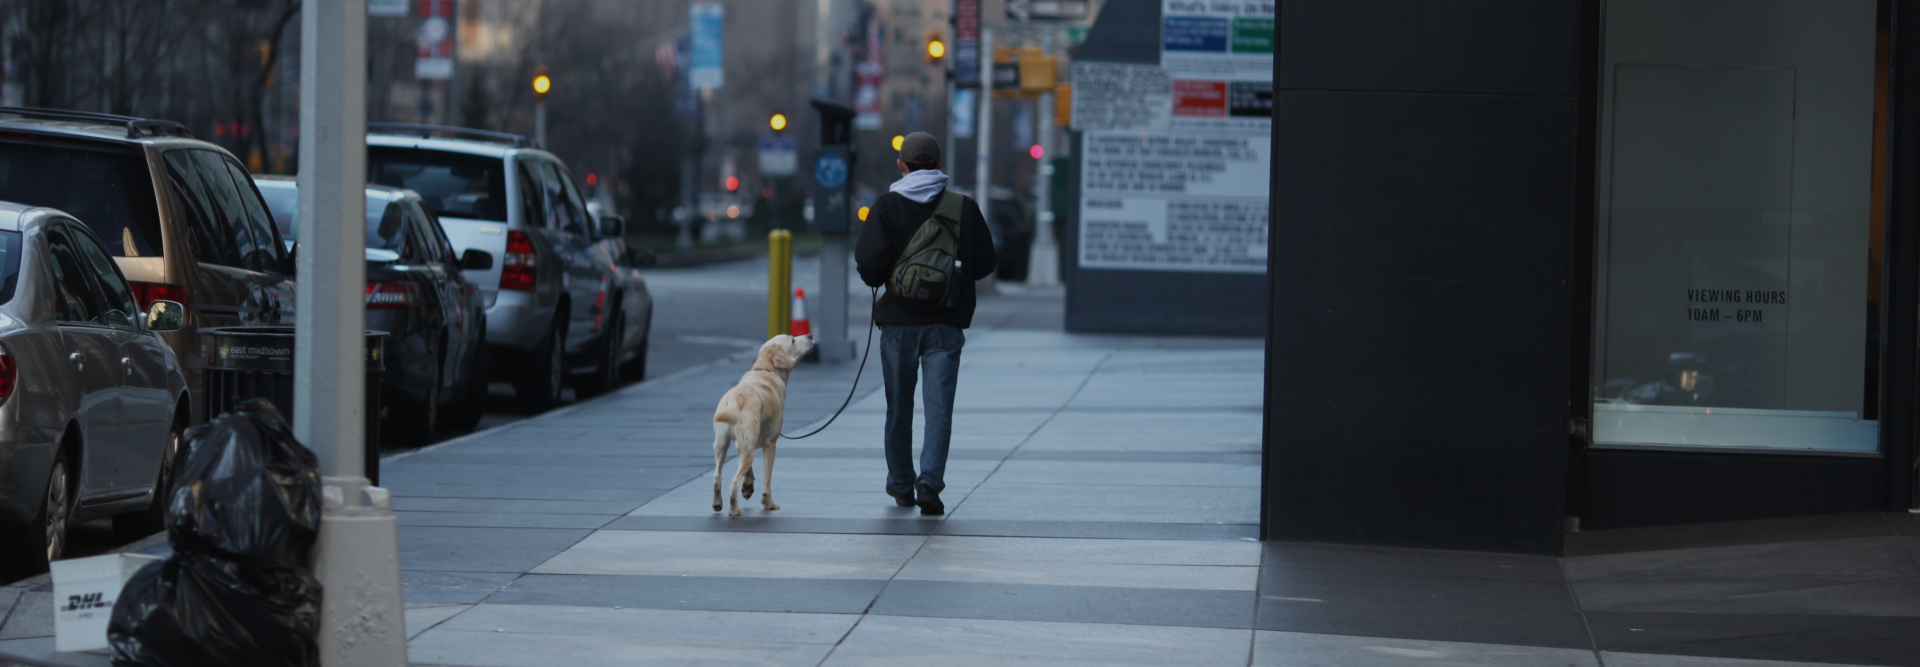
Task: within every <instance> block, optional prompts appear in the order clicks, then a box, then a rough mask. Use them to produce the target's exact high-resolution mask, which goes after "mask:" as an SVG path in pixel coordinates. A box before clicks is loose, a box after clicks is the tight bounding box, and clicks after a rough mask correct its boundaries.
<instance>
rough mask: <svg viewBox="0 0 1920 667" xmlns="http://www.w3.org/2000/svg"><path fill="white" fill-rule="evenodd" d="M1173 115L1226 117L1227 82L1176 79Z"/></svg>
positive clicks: (1174, 83)
mask: <svg viewBox="0 0 1920 667" xmlns="http://www.w3.org/2000/svg"><path fill="white" fill-rule="evenodd" d="M1173 115H1175V116H1218V117H1221V118H1225V117H1226V115H1227V82H1225V81H1187V80H1183V79H1175V80H1174V82H1173Z"/></svg>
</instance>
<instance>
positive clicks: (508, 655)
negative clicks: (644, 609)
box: [408, 630, 832, 667]
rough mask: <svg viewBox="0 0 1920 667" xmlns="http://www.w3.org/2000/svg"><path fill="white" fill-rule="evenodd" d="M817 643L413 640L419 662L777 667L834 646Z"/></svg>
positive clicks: (816, 657)
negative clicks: (755, 666)
mask: <svg viewBox="0 0 1920 667" xmlns="http://www.w3.org/2000/svg"><path fill="white" fill-rule="evenodd" d="M831 648H832V647H830V646H823V645H817V644H778V643H773V642H739V641H736V642H700V641H671V640H655V639H642V638H630V637H605V636H586V637H567V638H566V640H565V641H557V642H556V641H551V640H550V639H548V638H545V637H542V636H530V635H524V634H516V633H509V632H465V631H460V632H456V631H449V630H441V631H434V632H429V633H427V634H425V635H422V636H421V637H420V638H419V639H416V640H414V641H412V642H410V643H409V644H408V656H409V660H410V661H411V662H412V663H413V664H415V665H421V666H426V665H458V666H460V667H549V666H551V665H555V664H564V665H570V666H572V667H602V666H606V667H629V666H633V665H772V666H787V665H792V666H794V667H800V666H803V665H804V666H811V665H817V664H819V663H820V660H821V659H822V658H825V657H826V655H827V653H828V652H829V651H830V650H831Z"/></svg>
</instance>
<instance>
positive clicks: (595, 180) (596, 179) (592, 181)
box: [587, 171, 600, 186]
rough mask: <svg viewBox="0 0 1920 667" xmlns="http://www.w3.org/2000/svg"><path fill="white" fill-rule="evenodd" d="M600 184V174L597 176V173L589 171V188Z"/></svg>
mask: <svg viewBox="0 0 1920 667" xmlns="http://www.w3.org/2000/svg"><path fill="white" fill-rule="evenodd" d="M599 183H600V175H599V174H595V173H593V172H591V171H589V172H587V185H588V186H593V185H598V184H599Z"/></svg>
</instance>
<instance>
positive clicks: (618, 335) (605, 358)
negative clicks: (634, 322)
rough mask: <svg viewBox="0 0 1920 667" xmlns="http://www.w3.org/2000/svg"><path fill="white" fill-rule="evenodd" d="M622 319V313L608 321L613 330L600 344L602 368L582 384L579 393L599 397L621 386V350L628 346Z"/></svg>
mask: <svg viewBox="0 0 1920 667" xmlns="http://www.w3.org/2000/svg"><path fill="white" fill-rule="evenodd" d="M620 318H621V315H620V313H614V314H613V317H612V318H610V319H609V320H608V321H609V322H610V323H611V328H609V329H607V335H606V337H605V338H604V339H603V340H602V341H601V344H600V367H599V368H595V369H594V370H593V375H591V376H588V377H587V378H586V379H584V380H582V381H581V382H580V387H579V389H577V391H580V392H582V393H583V394H584V395H586V396H598V395H600V394H604V393H607V392H609V391H613V389H614V388H615V387H618V386H620V350H621V348H623V347H626V344H627V337H626V327H624V326H622V325H621V323H620Z"/></svg>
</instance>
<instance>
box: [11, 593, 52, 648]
mask: <svg viewBox="0 0 1920 667" xmlns="http://www.w3.org/2000/svg"><path fill="white" fill-rule="evenodd" d="M6 621H7V624H6V625H4V626H0V640H4V639H25V638H28V637H52V636H53V592H52V591H26V592H24V593H21V594H20V597H19V599H17V600H15V601H14V603H13V613H12V614H9V615H8V616H7V618H6Z"/></svg>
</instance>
